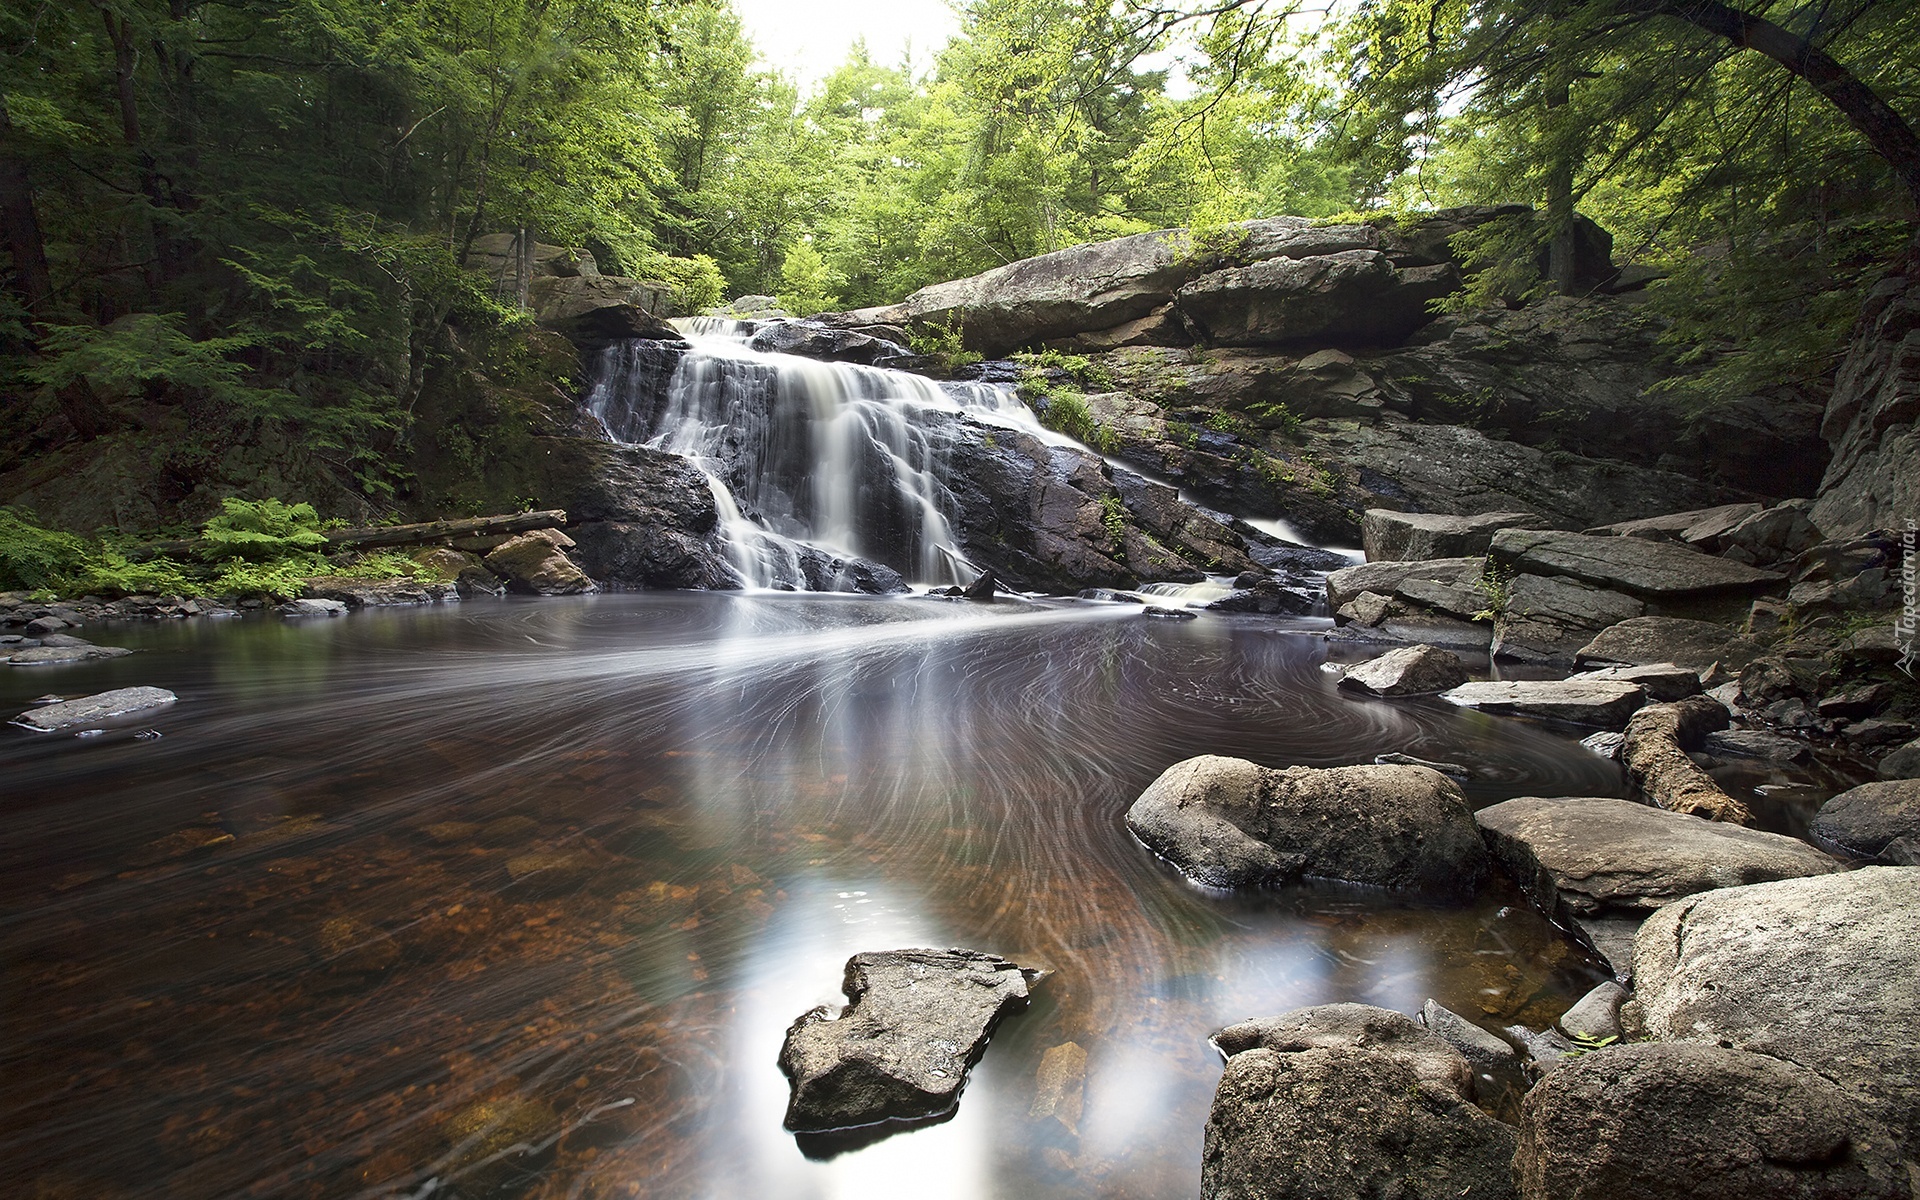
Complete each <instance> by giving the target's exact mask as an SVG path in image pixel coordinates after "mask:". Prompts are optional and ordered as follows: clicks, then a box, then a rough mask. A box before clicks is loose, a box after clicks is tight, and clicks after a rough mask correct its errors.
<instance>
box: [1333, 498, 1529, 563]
mask: <svg viewBox="0 0 1920 1200" xmlns="http://www.w3.org/2000/svg"><path fill="white" fill-rule="evenodd" d="M1539 525H1540V518H1539V517H1536V516H1534V515H1533V514H1532V513H1527V512H1494V513H1481V514H1479V515H1477V516H1463V517H1454V516H1448V515H1446V514H1444V513H1406V512H1394V511H1392V510H1390V509H1384V508H1370V509H1368V510H1367V512H1366V516H1365V517H1364V518H1363V519H1362V520H1361V522H1360V535H1361V544H1362V545H1363V546H1364V547H1365V548H1366V551H1367V561H1368V562H1386V561H1392V560H1410V559H1411V560H1417V559H1426V558H1464V557H1466V556H1468V555H1474V554H1485V553H1486V552H1487V547H1488V546H1489V545H1490V544H1491V543H1492V542H1493V535H1494V534H1495V533H1497V532H1499V531H1500V530H1502V529H1535V528H1538V527H1539Z"/></svg>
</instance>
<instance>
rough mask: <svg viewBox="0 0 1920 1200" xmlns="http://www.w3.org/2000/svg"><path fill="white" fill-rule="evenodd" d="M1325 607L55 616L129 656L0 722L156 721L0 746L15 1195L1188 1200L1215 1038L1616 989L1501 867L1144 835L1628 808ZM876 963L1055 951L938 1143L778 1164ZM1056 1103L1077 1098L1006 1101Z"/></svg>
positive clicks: (542, 603) (1528, 1019) (616, 599)
mask: <svg viewBox="0 0 1920 1200" xmlns="http://www.w3.org/2000/svg"><path fill="white" fill-rule="evenodd" d="M1323 626H1324V623H1323V622H1321V623H1316V622H1313V621H1308V620H1299V621H1292V622H1287V621H1275V620H1273V619H1271V618H1253V617H1248V618H1222V617H1218V616H1206V617H1202V618H1201V619H1199V620H1195V621H1189V622H1172V621H1161V620H1155V619H1151V618H1145V617H1143V616H1141V615H1140V612H1139V609H1138V608H1134V607H1129V606H1118V605H1097V604H1086V603H1071V602H1058V603H1045V604H1026V603H1019V602H1012V603H1001V604H995V605H991V606H981V605H972V604H961V603H950V602H939V601H931V600H924V599H868V598H836V597H814V596H778V595H731V596H729V595H701V594H674V593H663V594H649V595H610V596H598V597H585V598H575V599H547V600H537V601H534V600H527V601H514V600H507V601H489V602H476V603H469V604H465V605H458V606H449V607H446V608H439V609H414V610H386V611H379V612H371V611H369V612H362V613H356V614H353V615H351V616H349V617H347V618H344V619H339V620H332V621H315V622H306V623H294V622H283V621H279V620H275V619H272V618H259V619H247V620H241V621H229V622H224V623H216V622H209V621H202V622H184V623H177V624H171V625H156V624H146V625H140V624H129V625H123V626H118V627H113V628H107V629H94V630H88V631H85V632H87V633H88V634H89V635H90V636H92V637H94V638H96V639H98V640H101V641H107V642H117V643H119V644H123V645H127V646H130V647H134V648H136V649H138V650H139V651H140V653H138V654H135V655H133V656H131V657H129V658H124V659H118V660H113V661H110V662H104V663H98V664H87V665H85V666H81V667H74V668H64V669H61V670H60V671H59V672H58V673H55V672H53V671H29V670H26V669H13V670H11V671H7V672H6V673H5V674H0V708H4V711H5V712H6V713H12V712H16V711H19V710H20V709H22V708H24V707H26V705H27V702H28V701H30V700H32V699H33V698H34V697H36V696H38V695H41V694H43V693H46V692H49V691H58V692H60V693H62V694H65V695H78V694H82V693H85V692H90V691H96V690H100V689H102V688H106V687H115V686H129V685H133V684H153V685H157V686H162V687H168V688H171V689H173V690H174V691H176V692H177V693H179V696H180V700H179V703H178V704H176V705H174V706H172V707H170V708H168V709H165V710H162V711H160V712H158V713H153V714H149V715H147V716H145V717H142V718H138V719H134V720H131V721H127V722H123V723H122V724H121V725H120V726H118V727H116V728H113V729H110V730H108V731H107V732H105V733H103V734H101V735H99V736H96V737H90V738H76V737H73V736H70V735H39V736H35V735H29V734H27V733H26V732H25V731H22V730H19V729H17V728H12V727H8V728H5V729H4V730H0V779H4V780H5V787H4V792H5V803H4V806H0V830H3V831H4V837H0V897H3V898H4V917H3V918H0V920H3V921H4V924H0V972H3V973H0V1078H4V1079H5V1081H6V1082H5V1087H4V1088H0V1178H4V1179H7V1180H10V1181H14V1184H15V1187H14V1190H13V1191H12V1193H11V1194H13V1195H26V1196H33V1197H38V1198H40V1200H66V1198H68V1197H72V1198H74V1200H79V1198H82V1197H85V1198H88V1200H112V1198H115V1197H136V1196H138V1197H146V1196H161V1197H181V1198H194V1200H198V1198H201V1197H277V1196H297V1197H403V1196H406V1197H426V1196H439V1197H479V1196H500V1197H507V1196H513V1197H541V1198H546V1197H553V1198H559V1197H619V1196H646V1197H682V1196H684V1197H735V1196H739V1197H748V1196H751V1197H771V1198H788V1197H792V1198H821V1200H826V1198H832V1197H849V1198H851V1197H870V1196H900V1195H911V1196H912V1197H914V1200H936V1198H940V1197H954V1198H956V1200H960V1198H966V1200H978V1198H984V1197H1063V1198H1064V1197H1092V1196H1102V1197H1122V1196H1137V1197H1163V1196H1181V1195H1189V1194H1192V1193H1193V1192H1194V1191H1196V1190H1197V1185H1198V1174H1199V1156H1200V1142H1201V1133H1202V1128H1203V1126H1204V1123H1205V1119H1206V1111H1207V1106H1208V1103H1209V1101H1210V1099H1211V1096H1212V1092H1213V1088H1214V1085H1215V1083H1216V1082H1217V1080H1218V1078H1219V1069H1220V1068H1219V1063H1218V1059H1217V1055H1216V1054H1215V1053H1214V1051H1213V1050H1212V1049H1211V1047H1210V1046H1209V1044H1208V1042H1207V1037H1208V1034H1210V1033H1211V1032H1212V1031H1213V1030H1215V1029H1217V1028H1219V1027H1220V1026H1222V1025H1224V1024H1227V1023H1229V1022H1232V1021H1235V1020H1239V1019H1242V1018H1246V1017H1252V1016H1262V1015H1269V1014H1274V1013H1278V1012H1282V1011H1285V1010H1287V1009H1290V1008H1295V1007H1298V1006H1301V1005H1306V1004H1316V1003H1325V1002H1331V1001H1337V1000H1361V1001H1367V1002H1371V1003H1376V1004H1382V1005H1385V1006H1388V1007H1392V1008H1397V1009H1400V1010H1402V1011H1407V1012H1412V1011H1416V1010H1417V1008H1418V1006H1419V1005H1420V1004H1421V1002H1422V1001H1424V1000H1425V999H1426V998H1427V997H1429V996H1431V997H1435V998H1437V999H1438V1000H1440V1002H1441V1003H1443V1004H1445V1005H1447V1006H1448V1007H1451V1008H1453V1009H1455V1010H1456V1011H1459V1012H1462V1013H1466V1014H1469V1015H1471V1016H1474V1017H1477V1018H1481V1019H1485V1020H1486V1021H1487V1022H1488V1023H1490V1024H1507V1023H1514V1022H1519V1023H1526V1024H1531V1025H1535V1026H1542V1025H1544V1024H1546V1023H1547V1022H1548V1021H1550V1020H1551V1019H1552V1018H1553V1017H1554V1016H1556V1015H1557V1014H1558V1013H1559V1012H1560V1011H1562V1010H1563V1009H1564V1008H1565V1006H1566V1005H1567V1004H1568V1003H1570V1002H1571V1000H1572V999H1574V998H1576V997H1577V996H1578V995H1579V994H1580V993H1581V992H1583V991H1584V990H1585V989H1586V988H1587V987H1588V986H1590V985H1591V984H1592V982H1594V981H1595V980H1596V979H1597V978H1598V977H1599V975H1598V973H1597V971H1596V968H1595V966H1594V964H1593V963H1592V962H1591V961H1590V960H1588V959H1586V958H1585V957H1584V956H1582V955H1581V953H1580V952H1579V951H1578V950H1577V949H1575V948H1574V947H1573V946H1572V945H1571V944H1570V943H1568V942H1567V941H1566V940H1564V939H1563V938H1562V937H1561V936H1560V935H1559V934H1558V933H1557V932H1556V931H1555V930H1553V929H1552V928H1551V927H1550V926H1548V925H1547V924H1546V923H1545V922H1544V921H1543V920H1541V919H1540V918H1539V917H1538V916H1536V915H1535V914H1533V913H1532V912H1531V911H1529V910H1528V909H1527V908H1526V906H1525V905H1524V903H1522V902H1521V901H1520V900H1519V899H1518V897H1517V896H1516V895H1514V894H1512V893H1511V892H1509V891H1506V890H1503V889H1502V888H1500V887H1496V888H1494V889H1493V890H1491V891H1490V892H1489V893H1488V894H1487V895H1486V896H1485V897H1483V898H1482V900H1480V901H1479V902H1478V903H1476V904H1473V905H1471V906H1467V907H1464V908H1455V909H1438V908H1421V907H1415V906H1409V905H1406V904H1401V903H1397V902H1395V901H1394V900H1392V899H1391V898H1389V897H1386V896H1384V895H1382V894H1380V893H1377V892H1369V891H1364V890H1358V889H1351V888H1339V887H1332V886H1324V885H1323V886H1308V887H1300V888H1294V889H1289V890H1285V891H1275V892H1266V893H1260V894H1255V895H1237V896H1225V895H1219V894H1212V893H1207V892H1204V891H1202V890H1199V889H1196V888H1194V887H1191V886H1189V885H1187V884H1186V883H1185V882H1183V881H1182V879H1181V878H1180V877H1179V876H1178V875H1177V874H1176V873H1174V872H1173V871H1172V870H1171V869H1169V868H1168V867H1167V866H1166V865H1165V864H1164V863H1162V862H1159V861H1158V860H1156V859H1155V858H1154V857H1153V856H1152V855H1151V854H1149V853H1148V852H1147V851H1145V850H1144V849H1142V848H1141V846H1140V845H1139V844H1137V843H1136V842H1135V841H1134V840H1133V839H1132V838H1131V836H1130V835H1129V834H1128V832H1127V830H1126V828H1125V826H1124V824H1123V823H1122V815H1123V814H1124V812H1125V810H1126V807H1127V805H1128V804H1130V803H1131V802H1132V801H1133V799H1134V798H1135V797H1136V796H1137V795H1138V794H1139V792H1140V791H1141V790H1142V789H1143V788H1144V787H1145V786H1146V784H1147V783H1149V782H1150V781H1151V780H1152V779H1153V778H1154V777H1155V776H1156V775H1157V774H1158V773H1159V772H1160V771H1161V770H1163V769H1164V768H1166V767H1167V766H1168V765H1170V764H1172V763H1174V762H1176V761H1178V760H1180V759H1183V758H1186V757H1189V756H1191V755H1194V754H1201V753H1219V754H1230V755H1238V756H1242V757H1246V758H1251V759H1254V760H1256V761H1258V762H1262V763H1265V764H1267V765H1270V766H1287V765H1292V764H1305V765H1310V766H1335V765H1341V764H1347V763H1365V762H1371V761H1373V758H1374V756H1375V755H1377V754H1380V753H1383V752H1387V751H1402V752H1406V753H1410V754H1414V755H1417V756H1420V757H1423V758H1431V759H1444V760H1448V761H1452V762H1457V763H1462V764H1465V765H1467V766H1468V767H1470V768H1472V769H1473V771H1474V773H1475V779H1474V780H1473V781H1472V782H1470V783H1468V784H1466V785H1465V787H1466V790H1467V792H1468V794H1469V796H1470V798H1471V799H1472V801H1473V802H1474V804H1475V805H1476V806H1478V805H1482V804H1487V803H1492V802H1495V801H1497V800H1500V799H1504V798H1507V797H1510V796H1515V795H1523V794H1546V795H1560V794H1581V795H1618V794H1621V793H1622V787H1623V785H1622V781H1621V779H1620V776H1619V774H1618V772H1617V769H1616V768H1615V767H1614V766H1613V765H1612V764H1610V763H1606V762H1603V761H1601V760H1599V759H1598V758H1596V757H1594V756H1592V755H1590V754H1588V753H1587V752H1585V751H1584V750H1582V749H1581V748H1580V747H1579V746H1578V744H1577V742H1576V740H1575V739H1576V737H1577V734H1575V733H1570V732H1564V733H1563V732H1558V731H1553V730H1549V729H1545V728H1540V727H1536V726H1532V725H1528V724H1526V723H1524V722H1516V721H1506V720H1500V719H1495V718H1487V717H1483V716H1479V715H1477V714H1473V713H1468V712H1462V711H1459V710H1456V709H1453V708H1451V707H1449V706H1447V705H1445V704H1443V703H1440V702H1437V701H1430V700H1429V701H1415V702H1403V703H1383V702H1378V701H1372V702H1369V701H1362V700H1356V699H1353V698H1350V697H1348V696H1345V695H1342V694H1340V693H1338V692H1337V691H1336V690H1335V688H1334V686H1333V682H1332V680H1333V676H1332V675H1331V674H1329V673H1328V672H1326V671H1324V670H1322V668H1321V664H1322V662H1323V660H1324V649H1323V647H1322V644H1321V641H1320V639H1319V638H1318V637H1316V636H1313V634H1314V633H1315V632H1317V631H1318V629H1320V628H1321V627H1323ZM149 730H150V731H157V732H158V733H159V734H160V735H161V736H159V737H158V738H154V737H151V736H147V737H141V736H138V734H139V733H141V732H145V731H149ZM905 946H967V947H972V948H975V949H980V950H986V951H992V952H996V953H1000V954H1005V955H1008V956H1010V957H1012V958H1015V959H1017V960H1018V961H1020V962H1021V963H1022V964H1025V965H1030V966H1037V967H1043V968H1046V969H1048V970H1050V971H1051V972H1053V974H1052V975H1051V977H1050V978H1048V979H1047V980H1046V981H1045V982H1044V983H1043V984H1042V985H1041V986H1040V988H1039V989H1038V991H1037V992H1036V995H1035V1000H1034V1003H1033V1005H1032V1007H1031V1008H1029V1009H1028V1010H1027V1011H1026V1012H1024V1013H1021V1014H1019V1015H1017V1016H1014V1017H1012V1018H1010V1019H1009V1020H1008V1021H1007V1022H1006V1023H1005V1024H1003V1025H1002V1026H1001V1029H1000V1032H999V1033H998V1034H997V1035H996V1037H995V1039H994V1042H993V1045H992V1046H991V1048H990V1049H989V1051H988V1053H987V1055H986V1058H985V1060H984V1061H983V1062H982V1064H981V1065H980V1067H979V1068H977V1069H976V1071H975V1073H974V1077H973V1080H972V1082H971V1084H970V1085H969V1087H968V1089H967V1092H966V1094H965V1097H964V1099H963V1101H962V1103H961V1105H960V1107H959V1110H958V1113H957V1115H956V1116H955V1117H954V1118H953V1119H952V1120H950V1121H947V1122H945V1123H943V1124H939V1125H936V1126H933V1127H930V1128H924V1129H920V1130H917V1131H914V1132H910V1133H904V1134H901V1135H898V1136H894V1137H890V1138H884V1139H881V1140H879V1141H876V1142H873V1143H871V1144H868V1145H865V1146H863V1147H859V1148H857V1149H853V1150H850V1151H845V1152H842V1153H839V1154H836V1155H829V1154H828V1153H827V1151H826V1150H825V1149H823V1148H822V1147H819V1146H816V1145H811V1144H807V1145H803V1144H800V1143H798V1142H796V1140H795V1139H794V1137H793V1136H792V1135H790V1134H788V1133H786V1132H784V1131H783V1130H782V1129H781V1126H780V1119H781V1114H782V1110H783V1106H784V1104H785V1100H786V1092H787V1087H786V1081H785V1079H784V1077H783V1076H782V1075H781V1073H780V1071H779V1069H778V1067H777V1066H776V1065H775V1058H776V1055H777V1053H778V1050H779V1046H780V1041H781V1038H782V1036H783V1034H784V1032H785V1030H786V1027H787V1025H788V1024H789V1023H790V1022H791V1021H792V1020H793V1019H794V1018H795V1017H797V1016H798V1015H800V1014H801V1013H802V1012H804V1011H806V1010H807V1009H808V1008H810V1007H812V1006H814V1005H816V1004H823V1003H837V1002H839V1000H840V997H839V994H838V988H839V982H840V975H841V967H842V964H843V963H844V961H845V959H846V958H847V956H848V955H850V954H852V953H854V952H856V951H860V950H883V949H892V948H898V947H905ZM1067 1043H1072V1044H1073V1045H1074V1046H1075V1047H1077V1051H1078V1052H1083V1053H1084V1062H1085V1067H1084V1072H1083V1073H1082V1072H1081V1071H1079V1070H1077V1069H1071V1067H1072V1064H1075V1063H1077V1062H1079V1061H1080V1057H1079V1053H1078V1052H1074V1051H1060V1050H1058V1049H1057V1048H1059V1047H1062V1046H1064V1045H1066V1044H1067ZM1049 1051H1055V1053H1054V1056H1053V1058H1052V1059H1051V1060H1049V1059H1048V1052H1049ZM1043 1062H1048V1063H1049V1064H1050V1065H1049V1067H1048V1069H1047V1071H1046V1072H1043V1070H1042V1064H1043ZM1063 1063H1065V1064H1068V1065H1069V1069H1067V1070H1065V1072H1064V1075H1063V1072H1062V1070H1061V1069H1060V1064H1063ZM1043 1073H1044V1074H1046V1075H1047V1079H1046V1080H1045V1081H1044V1082H1043V1079H1042V1075H1043ZM1043 1092H1046V1093H1047V1094H1049V1095H1054V1096H1066V1097H1068V1101H1065V1102H1061V1101H1056V1102H1054V1103H1053V1105H1052V1111H1051V1113H1049V1112H1048V1111H1046V1110H1047V1104H1046V1103H1044V1102H1042V1103H1039V1104H1038V1109H1039V1110H1040V1115H1036V1103H1037V1101H1039V1100H1040V1097H1041V1096H1042V1093H1043ZM1073 1099H1077V1101H1078V1103H1077V1105H1075V1104H1074V1103H1071V1100H1073ZM1076 1108H1077V1111H1075V1110H1076ZM22 1181H24V1191H23V1190H21V1184H22Z"/></svg>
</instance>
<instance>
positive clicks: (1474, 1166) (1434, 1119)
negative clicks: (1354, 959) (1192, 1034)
mask: <svg viewBox="0 0 1920 1200" xmlns="http://www.w3.org/2000/svg"><path fill="white" fill-rule="evenodd" d="M1214 1044H1215V1045H1217V1046H1219V1047H1220V1050H1221V1052H1222V1053H1223V1054H1225V1055H1226V1056H1227V1067H1226V1072H1225V1074H1224V1075H1223V1076H1222V1077H1221V1080H1220V1086H1219V1089H1218V1090H1217V1091H1216V1092H1215V1093H1214V1098H1213V1109H1212V1111H1211V1113H1210V1114H1209V1115H1208V1118H1207V1131H1206V1141H1205V1145H1204V1147H1203V1149H1202V1151H1201V1160H1200V1161H1201V1166H1200V1194H1201V1196H1202V1197H1204V1198H1205V1200H1283V1198H1294V1197H1307V1196H1311V1197H1318V1198H1322V1200H1365V1198H1370V1197H1379V1196H1395V1197H1401V1198H1404V1200H1440V1198H1441V1197H1449V1198H1464V1200H1506V1198H1508V1197H1511V1196H1513V1195H1514V1190H1513V1180H1512V1177H1511V1174H1510V1165H1511V1162H1512V1158H1513V1146H1514V1140H1513V1131H1512V1130H1511V1129H1509V1128H1508V1127H1507V1126H1505V1125H1502V1124H1501V1123H1500V1122H1499V1121H1496V1120H1495V1119H1494V1118H1492V1117H1491V1116H1488V1115H1487V1114H1486V1113H1485V1112H1483V1111H1481V1110H1480V1109H1479V1108H1477V1107H1475V1106H1474V1104H1473V1097H1474V1083H1473V1071H1472V1068H1471V1067H1470V1066H1469V1065H1468V1063H1467V1060H1466V1059H1465V1058H1463V1057H1462V1056H1461V1055H1460V1053H1459V1052H1458V1051H1456V1050H1454V1049H1453V1047H1451V1046H1449V1045H1448V1044H1447V1043H1446V1042H1444V1041H1443V1040H1441V1039H1440V1038H1439V1037H1438V1036H1437V1035H1435V1034H1434V1033H1432V1032H1429V1031H1428V1030H1426V1029H1422V1028H1421V1027H1420V1026H1419V1025H1417V1024H1415V1023H1414V1022H1413V1021H1412V1020H1410V1019H1409V1018H1407V1017H1404V1016H1402V1015H1400V1014H1399V1013H1396V1012H1390V1011H1388V1010H1386V1009H1383V1008H1374V1007H1372V1006H1371V1005H1365V1004H1328V1005H1322V1006H1320V1007H1317V1008H1306V1009H1299V1010H1297V1011H1295V1012H1291V1013H1288V1014H1286V1015H1284V1016H1280V1017H1274V1018H1269V1019H1267V1020H1263V1021H1248V1022H1244V1023H1242V1024H1240V1025H1234V1026H1230V1027H1228V1028H1226V1029H1223V1030H1221V1031H1220V1032H1219V1033H1217V1034H1215V1035H1214Z"/></svg>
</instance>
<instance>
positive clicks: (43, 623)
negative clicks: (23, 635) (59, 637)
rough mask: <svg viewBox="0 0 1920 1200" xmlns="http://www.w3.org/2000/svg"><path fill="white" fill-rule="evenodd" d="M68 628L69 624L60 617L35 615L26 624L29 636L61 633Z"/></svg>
mask: <svg viewBox="0 0 1920 1200" xmlns="http://www.w3.org/2000/svg"><path fill="white" fill-rule="evenodd" d="M66 628H69V626H68V625H67V623H66V622H65V621H63V620H61V619H60V618H59V617H35V618H34V619H33V620H31V621H28V622H27V625H26V630H27V636H28V637H36V638H37V637H45V636H46V635H48V634H50V633H59V632H60V631H61V630H62V629H66Z"/></svg>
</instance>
